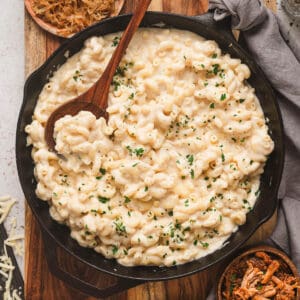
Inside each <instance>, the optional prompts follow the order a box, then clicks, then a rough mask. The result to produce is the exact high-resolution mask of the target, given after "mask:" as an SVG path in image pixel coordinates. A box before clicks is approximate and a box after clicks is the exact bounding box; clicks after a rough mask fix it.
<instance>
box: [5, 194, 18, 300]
mask: <svg viewBox="0 0 300 300" xmlns="http://www.w3.org/2000/svg"><path fill="white" fill-rule="evenodd" d="M15 203H16V199H13V198H12V197H10V196H2V197H0V224H1V223H3V222H4V221H5V219H6V218H7V216H8V214H9V212H10V210H11V208H12V207H13V205H14V204H15ZM12 227H13V228H15V227H16V220H13V221H12ZM23 239H24V237H23V235H20V234H19V235H14V236H12V235H11V233H10V236H9V237H8V238H7V239H6V240H5V241H4V244H3V249H4V253H3V254H2V255H0V275H1V276H2V279H4V280H3V281H4V282H5V283H4V287H1V286H0V288H1V291H3V290H4V293H3V300H22V299H21V297H20V296H19V295H18V290H17V289H14V290H12V291H11V282H12V279H13V271H14V269H15V266H14V265H13V263H12V260H11V258H10V257H9V256H8V253H7V246H9V247H13V249H14V251H15V252H16V254H18V255H22V247H21V245H20V243H18V242H19V241H21V240H23Z"/></svg>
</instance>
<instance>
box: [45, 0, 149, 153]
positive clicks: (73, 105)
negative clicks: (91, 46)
mask: <svg viewBox="0 0 300 300" xmlns="http://www.w3.org/2000/svg"><path fill="white" fill-rule="evenodd" d="M150 2H151V0H140V1H139V3H138V5H137V8H136V10H135V12H134V14H133V16H132V18H131V20H130V22H129V24H128V26H127V28H126V30H125V31H124V33H123V35H122V38H121V40H120V42H119V44H118V46H117V48H116V50H115V52H114V53H113V55H112V57H111V59H110V61H109V63H108V65H107V67H106V68H105V70H104V72H103V74H102V76H101V77H100V79H99V80H98V81H97V82H96V83H95V84H94V85H93V86H92V87H91V88H90V89H88V90H87V91H86V92H85V93H84V94H82V95H80V96H78V97H76V98H74V99H73V100H71V101H69V102H67V103H65V104H63V105H61V106H60V107H58V108H57V109H56V110H55V111H54V112H53V113H52V114H51V115H50V117H49V119H48V121H47V124H46V128H45V140H46V142H47V144H48V146H49V148H50V150H52V151H55V141H54V138H53V133H54V125H55V122H56V121H57V120H58V119H60V118H62V117H64V116H65V115H71V116H74V115H76V114H77V113H79V112H80V111H82V110H86V111H90V112H92V113H93V114H94V115H95V116H96V117H97V118H100V117H104V118H105V119H106V120H108V114H107V112H106V108H107V101H108V93H109V88H110V84H111V81H112V79H113V76H114V74H115V72H116V69H117V67H118V66H119V63H120V61H121V59H122V57H123V55H124V53H125V51H126V49H127V47H128V45H129V42H130V41H131V39H132V37H133V35H134V33H135V32H136V30H137V28H138V27H139V25H140V23H141V21H142V19H143V17H144V15H145V12H146V10H147V8H148V6H149V4H150Z"/></svg>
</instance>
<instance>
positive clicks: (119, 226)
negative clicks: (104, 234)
mask: <svg viewBox="0 0 300 300" xmlns="http://www.w3.org/2000/svg"><path fill="white" fill-rule="evenodd" d="M114 224H115V226H116V232H117V234H118V235H124V234H125V233H126V227H125V226H124V224H123V222H122V221H121V220H117V221H116V222H114Z"/></svg>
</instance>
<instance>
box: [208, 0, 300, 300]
mask: <svg viewBox="0 0 300 300" xmlns="http://www.w3.org/2000/svg"><path fill="white" fill-rule="evenodd" d="M209 9H214V20H215V21H219V20H222V19H224V18H226V17H228V16H231V24H232V28H233V29H238V30H241V35H242V36H243V38H244V40H245V42H246V45H247V47H248V50H249V51H250V53H251V54H252V57H253V58H254V60H255V61H256V62H257V63H258V64H259V65H260V67H261V68H262V70H263V71H264V72H265V74H266V76H267V77H268V79H269V80H270V82H271V84H272V86H273V88H274V89H275V90H276V94H277V100H278V103H279V106H280V109H281V113H282V117H283V124H284V130H285V147H286V156H285V164H284V171H283V177H282V181H281V185H280V189H279V195H278V197H279V199H282V200H281V202H280V207H279V211H278V222H277V225H276V228H275V231H274V232H273V234H272V236H271V237H270V239H269V240H268V242H269V243H272V244H273V245H276V246H278V247H280V248H282V249H283V250H284V251H285V252H286V253H288V254H289V255H290V256H291V257H292V259H293V261H294V262H295V264H296V265H297V268H298V270H300V41H290V42H289V43H288V42H287V40H288V38H287V28H286V27H285V26H284V25H283V24H282V23H281V22H280V20H279V19H277V17H276V16H275V15H274V14H273V13H272V12H271V11H270V10H268V9H267V8H266V7H265V6H264V5H263V4H262V3H261V2H260V1H259V0H210V6H209ZM207 299H214V291H212V292H211V294H210V295H209V297H208V298H207Z"/></svg>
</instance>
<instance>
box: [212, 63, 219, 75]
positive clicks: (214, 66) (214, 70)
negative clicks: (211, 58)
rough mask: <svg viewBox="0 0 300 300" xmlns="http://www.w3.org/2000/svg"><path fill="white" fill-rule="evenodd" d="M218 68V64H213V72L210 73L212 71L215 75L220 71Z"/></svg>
mask: <svg viewBox="0 0 300 300" xmlns="http://www.w3.org/2000/svg"><path fill="white" fill-rule="evenodd" d="M219 67H220V65H219V64H214V65H213V70H212V71H213V73H214V74H215V75H217V74H218V72H219V71H220V69H219Z"/></svg>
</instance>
